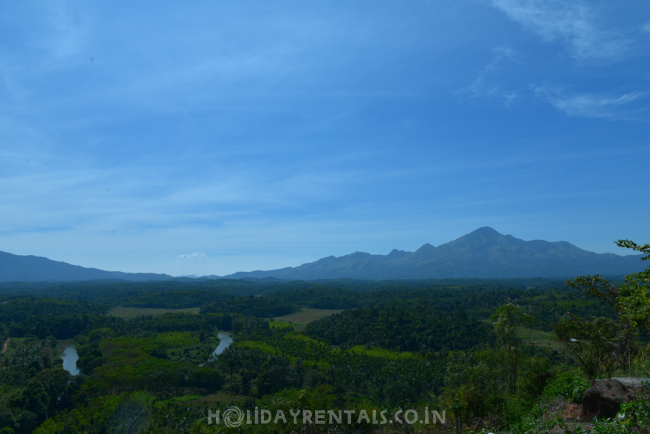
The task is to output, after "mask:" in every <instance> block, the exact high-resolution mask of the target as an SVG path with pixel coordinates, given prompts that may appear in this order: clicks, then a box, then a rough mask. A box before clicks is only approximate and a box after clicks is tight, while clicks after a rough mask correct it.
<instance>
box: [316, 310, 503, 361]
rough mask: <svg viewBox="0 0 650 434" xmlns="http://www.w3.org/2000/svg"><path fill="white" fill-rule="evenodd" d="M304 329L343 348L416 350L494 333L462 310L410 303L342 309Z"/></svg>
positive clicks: (473, 341) (466, 343)
mask: <svg viewBox="0 0 650 434" xmlns="http://www.w3.org/2000/svg"><path fill="white" fill-rule="evenodd" d="M305 333H306V334H307V335H308V336H311V337H314V338H317V339H320V340H323V341H325V342H327V343H329V344H330V345H338V346H341V347H343V348H351V347H354V346H357V345H369V346H373V347H379V348H385V349H389V350H398V351H411V352H419V353H431V352H435V351H447V350H451V349H468V348H472V347H474V346H476V345H478V344H479V343H481V342H486V341H487V342H489V341H490V339H491V338H493V336H494V335H493V334H492V333H491V330H490V329H489V327H488V326H487V325H486V324H485V323H483V322H481V321H477V320H472V319H469V318H468V317H467V315H466V314H465V313H464V312H462V311H457V312H455V313H447V312H444V311H441V310H439V309H437V308H436V307H433V306H428V305H424V306H420V305H417V304H411V303H400V304H398V305H389V306H373V307H368V308H363V309H353V310H347V311H343V312H341V313H338V314H336V315H332V316H329V317H325V318H322V319H320V320H318V321H314V322H312V323H310V324H308V325H307V327H306V328H305Z"/></svg>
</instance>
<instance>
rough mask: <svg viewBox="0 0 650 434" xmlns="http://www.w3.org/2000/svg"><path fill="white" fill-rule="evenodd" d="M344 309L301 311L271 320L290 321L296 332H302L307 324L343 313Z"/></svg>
mask: <svg viewBox="0 0 650 434" xmlns="http://www.w3.org/2000/svg"><path fill="white" fill-rule="evenodd" d="M343 310H344V309H302V310H300V312H295V313H292V314H289V315H284V316H278V317H276V318H272V319H273V320H274V321H285V322H288V321H291V323H292V324H293V326H294V327H295V328H296V330H303V329H304V328H305V326H306V325H307V324H309V323H310V322H312V321H316V320H317V319H321V318H325V317H326V316H330V315H334V314H335V313H339V312H343Z"/></svg>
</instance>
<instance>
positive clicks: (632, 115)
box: [533, 86, 648, 120]
mask: <svg viewBox="0 0 650 434" xmlns="http://www.w3.org/2000/svg"><path fill="white" fill-rule="evenodd" d="M533 90H534V91H535V93H536V94H537V95H538V96H539V97H540V98H542V99H543V100H546V101H547V102H549V103H550V104H551V105H553V106H554V107H555V108H557V109H558V110H560V111H562V112H564V113H566V114H567V115H569V116H575V117H591V118H602V119H611V120H642V119H643V118H642V116H641V115H640V114H639V113H640V112H639V110H638V109H636V110H635V109H633V108H628V107H629V106H628V105H629V104H630V103H632V102H634V101H636V100H639V99H642V98H645V97H646V96H647V95H648V92H640V91H633V92H628V93H623V94H620V95H611V94H607V95H606V94H591V93H579V94H568V93H566V92H565V91H564V90H562V89H558V88H553V87H551V86H537V87H533ZM623 106H627V107H625V108H624V107H623Z"/></svg>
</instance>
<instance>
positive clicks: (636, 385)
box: [612, 378, 650, 392]
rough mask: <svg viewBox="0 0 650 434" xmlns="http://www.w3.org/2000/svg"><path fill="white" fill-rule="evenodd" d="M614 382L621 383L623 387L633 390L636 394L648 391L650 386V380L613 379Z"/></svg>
mask: <svg viewBox="0 0 650 434" xmlns="http://www.w3.org/2000/svg"><path fill="white" fill-rule="evenodd" d="M612 380H618V381H620V382H621V384H622V385H623V386H626V387H627V388H629V389H632V390H633V391H634V392H638V391H639V390H641V389H647V388H648V384H650V378H612ZM643 383H645V384H643Z"/></svg>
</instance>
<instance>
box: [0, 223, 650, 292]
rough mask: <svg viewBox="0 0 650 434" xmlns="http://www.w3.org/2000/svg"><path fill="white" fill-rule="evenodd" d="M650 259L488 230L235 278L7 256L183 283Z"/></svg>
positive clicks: (522, 274)
mask: <svg viewBox="0 0 650 434" xmlns="http://www.w3.org/2000/svg"><path fill="white" fill-rule="evenodd" d="M642 256H643V255H631V256H620V255H615V254H612V253H604V254H597V253H593V252H588V251H586V250H582V249H580V248H578V247H576V246H574V245H573V244H570V243H567V242H564V241H558V242H548V241H541V240H534V241H523V240H520V239H518V238H515V237H513V236H511V235H502V234H500V233H499V232H497V231H495V230H494V229H492V228H489V227H483V228H480V229H477V230H475V231H474V232H471V233H469V234H467V235H464V236H462V237H460V238H458V239H457V240H454V241H451V242H449V243H447V244H442V245H440V246H438V247H434V246H432V245H430V244H425V245H423V246H422V247H420V248H419V249H418V250H416V251H415V252H405V251H403V250H396V249H395V250H393V251H391V252H390V253H389V254H388V255H371V254H370V253H363V252H355V253H352V254H349V255H346V256H341V257H338V258H337V257H335V256H328V257H326V258H322V259H319V260H318V261H315V262H311V263H308V264H303V265H301V266H299V267H293V268H292V267H287V268H282V269H279V270H270V271H251V272H239V273H235V274H231V275H229V276H223V277H220V276H214V275H210V276H202V277H199V278H196V277H195V276H191V277H187V276H183V277H172V276H169V275H167V274H154V273H122V272H119V271H104V270H99V269H96V268H85V267H80V266H77V265H70V264H67V263H65V262H57V261H52V260H50V259H47V258H42V257H38V256H19V255H12V254H11V253H6V252H0V282H41V281H48V282H56V281H82V280H117V279H120V280H130V281H157V280H177V281H187V282H196V281H204V280H208V279H221V278H224V279H246V280H255V281H266V282H271V281H277V280H319V279H340V278H352V279H363V280H385V279H446V278H460V279H466V278H531V277H544V278H555V277H574V276H579V275H584V274H600V275H605V276H615V275H625V274H630V273H633V272H637V271H641V270H644V269H645V268H646V266H647V265H648V264H646V263H644V262H642V261H641V257H642Z"/></svg>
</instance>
